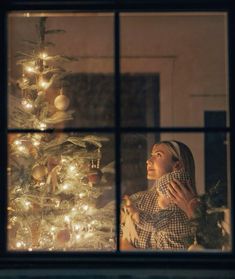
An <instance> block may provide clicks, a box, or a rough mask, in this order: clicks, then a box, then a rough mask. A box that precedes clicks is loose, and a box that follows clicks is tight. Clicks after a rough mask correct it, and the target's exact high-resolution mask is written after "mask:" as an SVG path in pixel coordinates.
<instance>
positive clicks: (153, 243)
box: [121, 132, 231, 252]
mask: <svg viewBox="0 0 235 279" xmlns="http://www.w3.org/2000/svg"><path fill="white" fill-rule="evenodd" d="M155 143H157V144H156V145H155ZM211 154H213V156H211ZM229 154H230V138H229V134H226V133H219V132H218V133H205V134H203V133H161V134H152V133H148V134H124V135H123V137H122V195H123V200H122V206H121V208H122V210H121V248H122V250H131V251H133V250H135V249H145V250H152V251H156V250H159V251H167V250H168V251H169V250H170V251H182V250H184V251H191V252H197V251H198V252H199V251H200V252H203V251H205V252H208V251H217V252H224V251H230V250H231V222H230V209H231V186H230V185H231V182H230V163H229V162H230V158H229ZM175 179H177V180H175ZM147 180H148V181H147ZM171 184H172V186H171ZM180 197H183V198H180Z"/></svg>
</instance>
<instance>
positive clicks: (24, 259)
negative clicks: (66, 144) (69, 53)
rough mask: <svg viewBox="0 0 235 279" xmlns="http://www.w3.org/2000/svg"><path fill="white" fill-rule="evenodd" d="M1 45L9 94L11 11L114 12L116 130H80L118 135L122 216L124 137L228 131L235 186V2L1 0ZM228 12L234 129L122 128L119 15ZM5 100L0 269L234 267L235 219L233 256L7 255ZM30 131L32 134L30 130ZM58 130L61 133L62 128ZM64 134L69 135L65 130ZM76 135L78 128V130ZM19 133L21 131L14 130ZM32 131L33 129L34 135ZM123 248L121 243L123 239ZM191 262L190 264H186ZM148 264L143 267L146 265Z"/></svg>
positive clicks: (0, 114)
mask: <svg viewBox="0 0 235 279" xmlns="http://www.w3.org/2000/svg"><path fill="white" fill-rule="evenodd" d="M0 7H1V11H0V21H1V22H0V26H1V30H0V42H1V56H0V57H1V58H0V61H1V65H2V67H1V69H0V71H1V75H0V86H1V92H3V93H5V92H7V14H8V12H11V11H25V10H32V11H45V10H47V11H48V12H53V11H60V12H63V11H76V12H104V13H105V12H108V13H110V12H111V13H114V75H115V101H116V107H115V115H116V118H115V128H114V129H109V128H107V129H76V130H77V131H78V132H92V131H96V132H99V131H101V132H102V131H103V132H104V131H110V132H114V134H115V141H116V147H115V157H116V174H117V175H116V201H117V205H116V209H117V211H116V216H117V217H118V212H119V209H120V185H121V175H120V174H121V168H120V158H119V154H120V151H121V150H120V142H121V134H122V133H132V132H137V131H138V132H168V131H169V132H186V133H192V132H202V133H205V132H228V133H229V134H230V139H231V146H230V158H231V185H233V184H234V181H235V179H234V173H233V171H232V170H233V169H234V166H235V164H234V158H235V148H234V147H233V146H234V143H235V140H234V128H235V127H234V126H235V124H234V121H233V119H235V112H234V110H233V106H234V105H235V99H234V96H233V94H232V92H233V91H234V89H235V82H234V79H233V75H232V74H233V73H234V72H235V70H234V67H235V55H234V49H235V34H233V33H234V32H233V26H234V25H235V5H233V4H232V0H214V1H213V3H212V1H210V0H204V1H203V0H192V1H187V0H177V1H173V0H157V1H154V0H147V1H141V0H123V1H122V0H119V1H118V0H116V1H115V0H106V1H102V0H99V1H98V0H93V1H91V0H86V1H80V0H72V1H69V2H67V1H66V0H55V1H50V2H49V1H48V2H47V1H46V0H40V1H38V0H35V1H33V2H32V1H22V0H18V1H17V0H15V1H14V0H9V1H7V0H6V2H1V4H0ZM203 11H206V12H213V11H218V12H220V11H221V12H227V14H228V35H229V36H228V38H229V42H228V48H229V49H228V56H229V76H228V79H229V108H230V111H229V117H230V126H229V127H227V128H223V127H215V128H208V127H207V128H206V127H188V128H185V127H174V128H170V127H167V128H165V127H159V128H143V127H142V128H141V127H139V128H122V127H121V126H120V95H119V92H120V21H119V19H120V18H119V13H122V12H203ZM0 97H1V101H0V121H1V126H0V133H1V145H0V150H1V160H0V169H2V170H5V171H1V173H0V175H1V177H0V179H1V180H0V184H1V187H0V251H1V252H0V266H3V267H5V268H8V267H12V265H14V267H15V268H23V267H25V268H26V267H29V266H30V267H34V268H35V267H37V268H43V267H65V268H72V267H76V268H78V267H81V268H82V267H83V268H84V267H89V268H90V266H91V265H93V267H98V268H101V267H119V268H120V267H122V268H127V267H128V268H131V267H134V268H137V267H138V268H162V266H166V265H167V266H168V267H169V268H177V267H178V268H180V267H182V266H184V267H186V266H187V268H197V267H199V268H207V269H208V268H215V267H216V268H223V269H228V268H234V267H233V266H234V265H233V263H234V262H235V247H234V239H235V235H234V229H233V227H234V221H233V223H232V224H231V239H232V250H231V252H222V253H221V252H220V253H217V252H202V253H201V252H197V253H189V252H174V253H172V252H161V253H158V252H157V251H143V252H142V251H138V252H120V251H115V252H46V251H45V252H12V251H7V245H6V244H7V171H6V166H7V156H8V155H7V133H8V127H7V105H8V101H7V94H1V96H0ZM27 131H29V130H27ZM57 131H58V130H57ZM63 131H69V130H67V129H64V130H63ZM73 131H74V129H73ZM13 132H19V130H16V129H15V130H14V131H13ZM29 132H30V131H29ZM231 188H232V189H231V195H232V196H231V200H232V201H233V200H234V201H235V191H234V190H233V187H231ZM233 212H234V205H232V208H231V217H232V218H231V220H233V219H234V218H233V216H234V213H233ZM116 219H117V221H116V225H117V227H118V228H119V224H120V222H119V218H116ZM117 242H118V244H117V245H118V247H119V240H118V237H117ZM185 263H186V265H185ZM141 266H142V267H141Z"/></svg>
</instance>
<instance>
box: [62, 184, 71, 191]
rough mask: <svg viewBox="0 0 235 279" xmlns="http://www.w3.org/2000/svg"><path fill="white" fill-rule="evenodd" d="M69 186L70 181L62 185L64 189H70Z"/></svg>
mask: <svg viewBox="0 0 235 279" xmlns="http://www.w3.org/2000/svg"><path fill="white" fill-rule="evenodd" d="M69 186H70V185H69V184H68V183H64V184H63V186H62V189H63V190H68V189H69Z"/></svg>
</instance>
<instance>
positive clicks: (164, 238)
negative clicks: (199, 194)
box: [130, 171, 193, 250]
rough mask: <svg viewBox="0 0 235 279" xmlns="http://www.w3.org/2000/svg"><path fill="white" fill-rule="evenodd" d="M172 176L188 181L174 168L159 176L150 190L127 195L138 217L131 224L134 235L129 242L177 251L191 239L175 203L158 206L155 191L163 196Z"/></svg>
mask: <svg viewBox="0 0 235 279" xmlns="http://www.w3.org/2000/svg"><path fill="white" fill-rule="evenodd" d="M173 178H177V179H178V180H179V181H181V182H184V183H185V182H186V181H190V179H189V175H188V174H187V173H185V172H183V171H174V172H171V173H169V174H166V175H164V176H162V177H161V178H160V179H159V180H158V181H157V182H156V183H155V185H154V186H153V187H152V188H151V189H150V190H147V191H142V192H138V193H136V194H133V195H132V196H130V199H131V201H132V203H133V204H134V206H135V207H136V208H137V210H138V211H139V219H140V220H139V222H138V223H136V224H135V228H136V232H137V234H138V238H135V239H134V241H133V243H132V244H133V245H134V246H135V247H136V248H141V249H159V250H181V249H187V248H188V246H189V245H190V243H191V242H192V238H193V234H192V230H191V227H190V223H189V220H188V218H187V216H186V215H185V213H184V212H183V211H182V210H181V209H180V208H178V207H177V206H176V205H175V204H170V205H169V206H168V207H167V209H161V208H160V207H159V205H158V198H159V194H158V191H159V192H161V193H162V194H164V195H166V196H167V195H168V192H167V185H168V184H169V182H170V181H171V180H172V179H173Z"/></svg>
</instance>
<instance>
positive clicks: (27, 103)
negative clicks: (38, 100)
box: [21, 99, 33, 110]
mask: <svg viewBox="0 0 235 279" xmlns="http://www.w3.org/2000/svg"><path fill="white" fill-rule="evenodd" d="M21 104H22V106H23V107H24V108H25V109H27V110H31V109H32V108H33V103H32V101H31V100H26V99H23V100H22V102H21Z"/></svg>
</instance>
